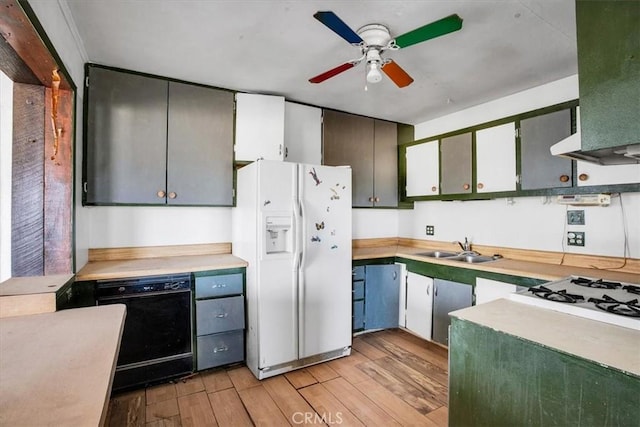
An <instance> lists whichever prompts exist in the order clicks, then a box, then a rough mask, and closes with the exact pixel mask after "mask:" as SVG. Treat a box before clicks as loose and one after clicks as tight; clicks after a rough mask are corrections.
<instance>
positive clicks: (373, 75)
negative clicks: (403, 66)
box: [367, 61, 382, 83]
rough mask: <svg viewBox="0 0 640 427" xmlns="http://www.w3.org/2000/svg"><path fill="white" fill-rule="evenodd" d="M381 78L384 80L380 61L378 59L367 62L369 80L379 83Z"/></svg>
mask: <svg viewBox="0 0 640 427" xmlns="http://www.w3.org/2000/svg"><path fill="white" fill-rule="evenodd" d="M380 80H382V73H381V72H380V63H379V62H377V61H372V62H369V63H367V82H369V83H378V82H379V81H380Z"/></svg>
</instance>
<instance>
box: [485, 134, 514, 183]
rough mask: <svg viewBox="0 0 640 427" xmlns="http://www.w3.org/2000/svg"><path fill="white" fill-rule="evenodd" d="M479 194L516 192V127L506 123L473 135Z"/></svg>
mask: <svg viewBox="0 0 640 427" xmlns="http://www.w3.org/2000/svg"><path fill="white" fill-rule="evenodd" d="M476 181H477V186H476V187H477V192H478V193H492V192H495V191H515V190H516V126H515V123H514V122H511V123H505V124H503V125H500V126H494V127H490V128H487V129H481V130H479V131H477V132H476Z"/></svg>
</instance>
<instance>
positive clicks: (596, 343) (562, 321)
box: [450, 299, 640, 377]
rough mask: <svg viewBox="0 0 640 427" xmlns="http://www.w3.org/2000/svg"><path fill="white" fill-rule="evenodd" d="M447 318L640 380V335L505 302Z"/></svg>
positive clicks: (597, 322) (452, 314) (635, 332)
mask: <svg viewBox="0 0 640 427" xmlns="http://www.w3.org/2000/svg"><path fill="white" fill-rule="evenodd" d="M450 315H451V316H452V317H455V318H458V319H462V320H467V321H470V322H473V323H476V324H478V325H481V326H486V327H488V328H491V329H494V330H496V331H499V332H504V333H506V334H509V335H513V336H516V337H520V338H523V339H525V340H528V341H532V342H535V343H538V344H541V345H543V346H545V347H549V348H552V349H555V350H558V351H561V352H563V353H568V354H572V355H575V356H578V357H581V358H583V359H587V360H592V361H594V362H596V363H599V364H602V365H606V366H609V367H612V368H616V369H619V370H620V371H623V372H626V373H629V374H633V375H635V376H638V377H640V331H636V330H633V329H629V328H624V327H621V326H616V325H610V324H608V323H603V322H599V321H596V320H591V319H586V318H583V317H578V316H573V315H570V314H565V313H560V312H557V311H553V310H548V309H544V308H539V307H534V306H531V305H527V304H522V303H518V302H515V301H510V300H506V299H499V300H495V301H491V302H488V303H485V304H479V305H476V306H473V307H469V308H465V309H462V310H457V311H454V312H452V313H450Z"/></svg>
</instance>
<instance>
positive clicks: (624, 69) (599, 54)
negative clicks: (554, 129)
mask: <svg viewBox="0 0 640 427" xmlns="http://www.w3.org/2000/svg"><path fill="white" fill-rule="evenodd" d="M576 26H577V40H578V73H579V87H580V108H581V121H580V124H581V128H582V149H583V150H585V151H590V150H597V149H602V148H611V147H617V146H624V145H628V144H638V143H640V120H638V114H639V112H640V2H638V1H635V0H631V1H598V0H577V1H576Z"/></svg>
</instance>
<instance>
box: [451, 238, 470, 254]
mask: <svg viewBox="0 0 640 427" xmlns="http://www.w3.org/2000/svg"><path fill="white" fill-rule="evenodd" d="M453 243H457V244H458V245H460V248H462V252H463V253H464V252H473V251H472V250H471V242H470V241H469V239H467V238H466V237H465V238H464V243H460V242H459V241H457V240H456V241H455V242H453Z"/></svg>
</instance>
